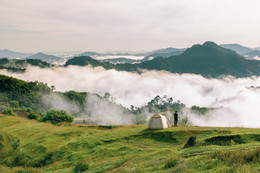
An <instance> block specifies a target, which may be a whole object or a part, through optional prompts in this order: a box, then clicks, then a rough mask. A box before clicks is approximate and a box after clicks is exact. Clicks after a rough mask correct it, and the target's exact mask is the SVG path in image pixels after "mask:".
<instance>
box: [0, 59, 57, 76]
mask: <svg viewBox="0 0 260 173" xmlns="http://www.w3.org/2000/svg"><path fill="white" fill-rule="evenodd" d="M28 65H31V66H38V67H40V68H48V67H52V66H53V65H51V64H49V63H47V62H45V61H41V60H38V59H26V60H20V59H11V60H10V59H7V58H2V59H0V69H6V70H8V71H11V72H18V73H23V72H25V70H26V68H27V67H28Z"/></svg>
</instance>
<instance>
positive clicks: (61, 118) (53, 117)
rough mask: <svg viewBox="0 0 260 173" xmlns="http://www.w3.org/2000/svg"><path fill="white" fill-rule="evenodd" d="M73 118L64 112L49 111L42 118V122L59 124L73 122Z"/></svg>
mask: <svg viewBox="0 0 260 173" xmlns="http://www.w3.org/2000/svg"><path fill="white" fill-rule="evenodd" d="M73 120H74V117H73V116H71V115H70V114H69V113H67V112H66V111H64V110H55V109H53V110H49V111H48V112H47V114H46V115H45V116H44V117H43V118H42V121H43V122H51V123H52V124H58V123H61V122H69V123H71V122H73Z"/></svg>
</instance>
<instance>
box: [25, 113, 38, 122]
mask: <svg viewBox="0 0 260 173" xmlns="http://www.w3.org/2000/svg"><path fill="white" fill-rule="evenodd" d="M39 117H40V116H39V114H37V113H35V112H34V113H30V114H29V115H28V116H27V118H29V119H31V120H38V119H39Z"/></svg>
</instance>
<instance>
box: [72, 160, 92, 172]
mask: <svg viewBox="0 0 260 173" xmlns="http://www.w3.org/2000/svg"><path fill="white" fill-rule="evenodd" d="M88 169H89V165H88V164H86V163H84V162H78V163H77V164H76V165H75V168H74V172H75V173H80V172H84V171H86V170H88Z"/></svg>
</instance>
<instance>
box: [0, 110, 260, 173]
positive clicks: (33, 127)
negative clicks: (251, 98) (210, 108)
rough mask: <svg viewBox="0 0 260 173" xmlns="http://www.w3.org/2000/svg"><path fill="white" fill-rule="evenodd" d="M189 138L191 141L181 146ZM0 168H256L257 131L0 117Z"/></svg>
mask: <svg viewBox="0 0 260 173" xmlns="http://www.w3.org/2000/svg"><path fill="white" fill-rule="evenodd" d="M190 136H196V141H197V142H196V144H195V145H194V146H192V147H187V148H184V145H185V143H186V141H187V140H188V139H189V137H190ZM0 152H1V154H0V170H1V171H0V172H6V173H8V172H68V173H69V172H76V170H78V171H79V170H82V172H83V171H85V172H259V171H260V129H245V128H217V127H192V126H178V127H171V128H168V129H165V130H149V129H147V126H146V125H135V126H85V125H73V124H63V125H60V126H54V125H52V124H49V123H39V122H37V121H35V120H28V119H24V118H19V117H16V116H8V115H5V116H4V115H0Z"/></svg>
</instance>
